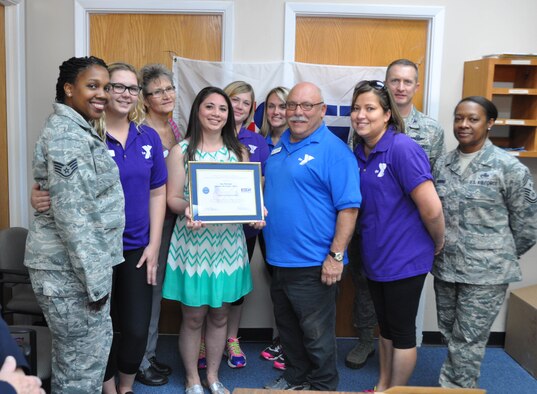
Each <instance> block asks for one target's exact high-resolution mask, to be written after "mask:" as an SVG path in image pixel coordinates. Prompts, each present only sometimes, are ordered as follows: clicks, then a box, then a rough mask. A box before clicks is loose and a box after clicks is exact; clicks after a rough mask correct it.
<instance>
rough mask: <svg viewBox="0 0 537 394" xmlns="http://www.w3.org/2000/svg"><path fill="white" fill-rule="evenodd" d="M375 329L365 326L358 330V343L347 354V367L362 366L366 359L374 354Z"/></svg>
mask: <svg viewBox="0 0 537 394" xmlns="http://www.w3.org/2000/svg"><path fill="white" fill-rule="evenodd" d="M374 333H375V329H374V328H365V329H361V330H359V333H358V334H359V337H360V340H359V342H358V344H357V345H356V346H355V347H354V348H353V349H352V350H351V351H350V352H349V354H347V357H346V358H345V365H346V366H347V367H349V368H353V369H359V368H362V367H363V366H364V365H365V363H366V362H367V359H368V358H369V357H371V356H372V355H373V354H375V338H374Z"/></svg>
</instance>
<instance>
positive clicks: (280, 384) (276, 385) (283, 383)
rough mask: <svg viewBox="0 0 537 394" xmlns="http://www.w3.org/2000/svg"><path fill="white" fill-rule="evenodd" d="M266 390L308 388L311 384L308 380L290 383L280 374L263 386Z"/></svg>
mask: <svg viewBox="0 0 537 394" xmlns="http://www.w3.org/2000/svg"><path fill="white" fill-rule="evenodd" d="M263 388H264V389H266V390H296V391H299V390H309V389H310V388H311V385H310V384H309V383H308V382H304V383H300V384H291V383H289V382H288V381H287V380H285V378H284V377H283V376H280V377H279V378H278V379H276V380H274V381H272V382H270V383H269V384H267V385H265V387H263Z"/></svg>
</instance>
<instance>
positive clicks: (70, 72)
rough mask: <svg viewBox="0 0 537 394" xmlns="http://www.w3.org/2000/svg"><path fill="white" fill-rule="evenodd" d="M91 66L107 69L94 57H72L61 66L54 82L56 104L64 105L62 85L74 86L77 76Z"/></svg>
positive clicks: (102, 62) (100, 60) (101, 61)
mask: <svg viewBox="0 0 537 394" xmlns="http://www.w3.org/2000/svg"><path fill="white" fill-rule="evenodd" d="M91 66H101V67H104V68H105V69H108V66H107V65H106V63H105V62H104V60H103V59H100V58H98V57H95V56H84V57H72V58H70V59H68V60H66V61H64V62H63V63H62V64H61V66H60V75H59V76H58V82H56V102H57V103H62V104H64V103H65V90H64V89H63V87H64V85H65V84H66V83H70V84H74V83H75V82H76V78H77V77H78V74H80V73H81V72H82V71H84V70H86V69H87V68H89V67H91Z"/></svg>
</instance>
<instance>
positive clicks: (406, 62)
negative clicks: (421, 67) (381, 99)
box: [386, 59, 418, 81]
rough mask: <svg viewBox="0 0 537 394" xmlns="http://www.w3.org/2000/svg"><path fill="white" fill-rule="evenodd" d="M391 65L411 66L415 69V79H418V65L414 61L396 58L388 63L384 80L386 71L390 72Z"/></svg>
mask: <svg viewBox="0 0 537 394" xmlns="http://www.w3.org/2000/svg"><path fill="white" fill-rule="evenodd" d="M393 66H407V67H412V68H413V69H414V70H416V81H417V80H418V65H417V64H416V63H414V62H413V61H411V60H408V59H397V60H394V61H393V62H391V63H390V65H389V66H388V68H387V69H386V81H387V80H388V73H389V72H390V70H391V68H392V67H393Z"/></svg>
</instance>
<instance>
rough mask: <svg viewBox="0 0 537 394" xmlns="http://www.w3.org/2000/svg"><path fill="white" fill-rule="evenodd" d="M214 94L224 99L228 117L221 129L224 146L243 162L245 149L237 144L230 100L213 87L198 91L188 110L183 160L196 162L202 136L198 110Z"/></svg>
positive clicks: (220, 90)
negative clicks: (186, 144) (186, 146)
mask: <svg viewBox="0 0 537 394" xmlns="http://www.w3.org/2000/svg"><path fill="white" fill-rule="evenodd" d="M213 93H216V94H219V95H220V96H222V97H223V98H224V100H225V101H226V105H227V107H228V117H227V120H226V123H225V124H224V127H223V128H222V140H223V141H224V145H225V146H226V147H227V148H228V149H229V150H230V151H232V152H233V153H235V155H236V156H237V159H238V160H239V161H242V160H243V153H244V152H245V149H244V148H243V145H242V144H241V143H240V142H239V140H238V138H237V134H236V133H235V117H234V116H233V107H232V105H231V100H230V99H229V97H228V95H227V94H226V93H225V92H224V91H223V90H222V89H220V88H217V87H215V86H207V87H205V88H203V89H201V90H200V92H199V93H198V94H197V96H196V98H195V99H194V103H192V108H191V109H190V116H189V118H188V127H187V129H186V135H185V138H190V141H189V143H188V148H187V151H186V153H187V154H186V155H185V160H192V161H193V160H196V149H198V146H199V145H200V143H201V142H202V139H203V135H202V131H201V123H200V120H199V112H200V111H199V109H200V107H201V103H202V102H203V101H204V100H205V99H206V98H207V97H208V96H209V95H211V94H213Z"/></svg>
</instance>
